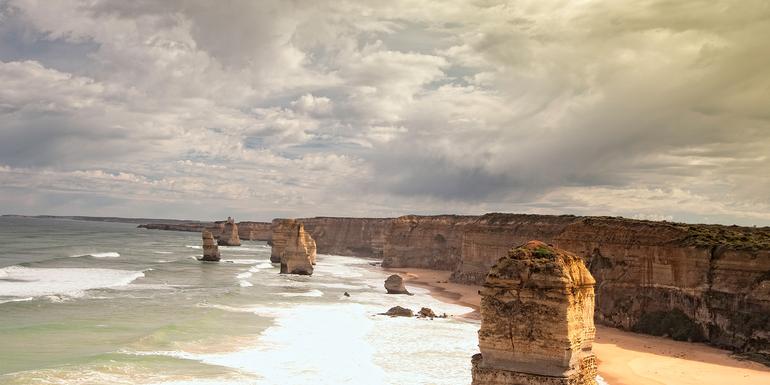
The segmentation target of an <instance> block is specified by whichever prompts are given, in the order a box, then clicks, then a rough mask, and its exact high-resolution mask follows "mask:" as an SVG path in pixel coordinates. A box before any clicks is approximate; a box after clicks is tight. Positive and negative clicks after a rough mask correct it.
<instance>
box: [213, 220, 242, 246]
mask: <svg viewBox="0 0 770 385" xmlns="http://www.w3.org/2000/svg"><path fill="white" fill-rule="evenodd" d="M217 244H218V245H219V246H240V245H241V238H239V237H238V225H236V224H235V220H234V219H233V218H231V217H227V222H225V224H224V227H223V228H222V234H221V235H220V236H219V239H217Z"/></svg>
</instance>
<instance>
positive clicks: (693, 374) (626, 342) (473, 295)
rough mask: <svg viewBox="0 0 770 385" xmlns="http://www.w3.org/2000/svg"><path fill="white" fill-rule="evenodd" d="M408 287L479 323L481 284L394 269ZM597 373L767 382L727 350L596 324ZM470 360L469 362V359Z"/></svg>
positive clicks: (641, 380) (614, 382)
mask: <svg viewBox="0 0 770 385" xmlns="http://www.w3.org/2000/svg"><path fill="white" fill-rule="evenodd" d="M383 270H385V271H388V272H392V273H398V274H399V275H401V276H402V277H404V279H405V280H406V281H407V285H414V286H419V287H424V288H426V289H429V290H430V293H431V295H433V296H434V297H435V298H437V299H440V300H442V301H445V302H449V303H454V304H458V305H463V306H467V307H470V308H473V309H474V311H473V312H470V313H468V314H464V315H462V316H463V317H467V318H471V319H479V313H478V309H479V304H480V302H481V296H479V294H478V290H479V288H480V287H479V286H472V285H463V284H457V283H451V282H449V281H448V280H449V275H450V274H451V272H449V271H439V270H428V269H414V268H408V269H403V268H396V269H383ZM593 350H594V353H595V354H596V357H597V359H598V363H599V374H600V375H601V376H602V377H603V378H604V379H605V380H607V382H608V383H609V384H610V385H759V384H770V368H768V367H766V366H764V365H762V364H759V363H756V362H752V361H744V360H738V359H736V358H734V357H733V356H731V353H730V352H729V351H726V350H721V349H716V348H713V347H710V346H708V345H704V344H699V343H690V342H680V341H673V340H670V339H667V338H662V337H654V336H648V335H644V334H637V333H631V332H626V331H622V330H619V329H614V328H609V327H604V326H600V325H597V327H596V341H595V342H594V346H593ZM469 359H470V358H469Z"/></svg>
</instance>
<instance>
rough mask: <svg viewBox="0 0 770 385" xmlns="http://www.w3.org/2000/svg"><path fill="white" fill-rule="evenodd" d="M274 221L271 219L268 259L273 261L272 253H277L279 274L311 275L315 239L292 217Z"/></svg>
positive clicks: (314, 254) (314, 255) (314, 256)
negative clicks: (272, 225)
mask: <svg viewBox="0 0 770 385" xmlns="http://www.w3.org/2000/svg"><path fill="white" fill-rule="evenodd" d="M276 221H278V222H277V223H276ZM276 221H273V223H274V224H275V227H274V231H273V249H272V253H271V256H270V260H271V261H273V255H276V254H277V257H278V261H279V262H280V263H281V274H301V275H312V274H313V264H314V263H315V258H316V245H315V241H314V240H313V238H312V237H310V234H308V233H307V232H306V231H305V226H304V225H303V224H302V223H300V222H298V221H296V220H293V219H283V220H276Z"/></svg>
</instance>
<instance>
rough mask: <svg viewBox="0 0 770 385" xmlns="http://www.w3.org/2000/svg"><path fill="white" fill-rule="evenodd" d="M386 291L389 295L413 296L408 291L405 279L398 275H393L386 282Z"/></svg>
mask: <svg viewBox="0 0 770 385" xmlns="http://www.w3.org/2000/svg"><path fill="white" fill-rule="evenodd" d="M385 290H387V291H388V294H409V295H411V294H412V293H410V292H409V291H408V290H406V286H404V279H403V278H401V276H400V275H398V274H393V275H391V276H390V277H388V279H386V280H385Z"/></svg>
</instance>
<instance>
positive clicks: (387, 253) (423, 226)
mask: <svg viewBox="0 0 770 385" xmlns="http://www.w3.org/2000/svg"><path fill="white" fill-rule="evenodd" d="M476 218H477V217H471V216H460V215H438V216H431V217H422V216H417V215H407V216H403V217H399V218H396V219H394V220H392V222H391V225H390V229H389V231H388V232H387V234H386V239H385V247H384V250H383V260H382V266H383V267H420V268H426V269H437V270H452V269H453V268H454V267H455V266H457V264H458V263H459V262H460V256H461V250H462V240H463V234H464V232H463V229H464V228H466V227H467V226H468V225H469V224H471V223H473V221H475V219H476Z"/></svg>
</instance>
